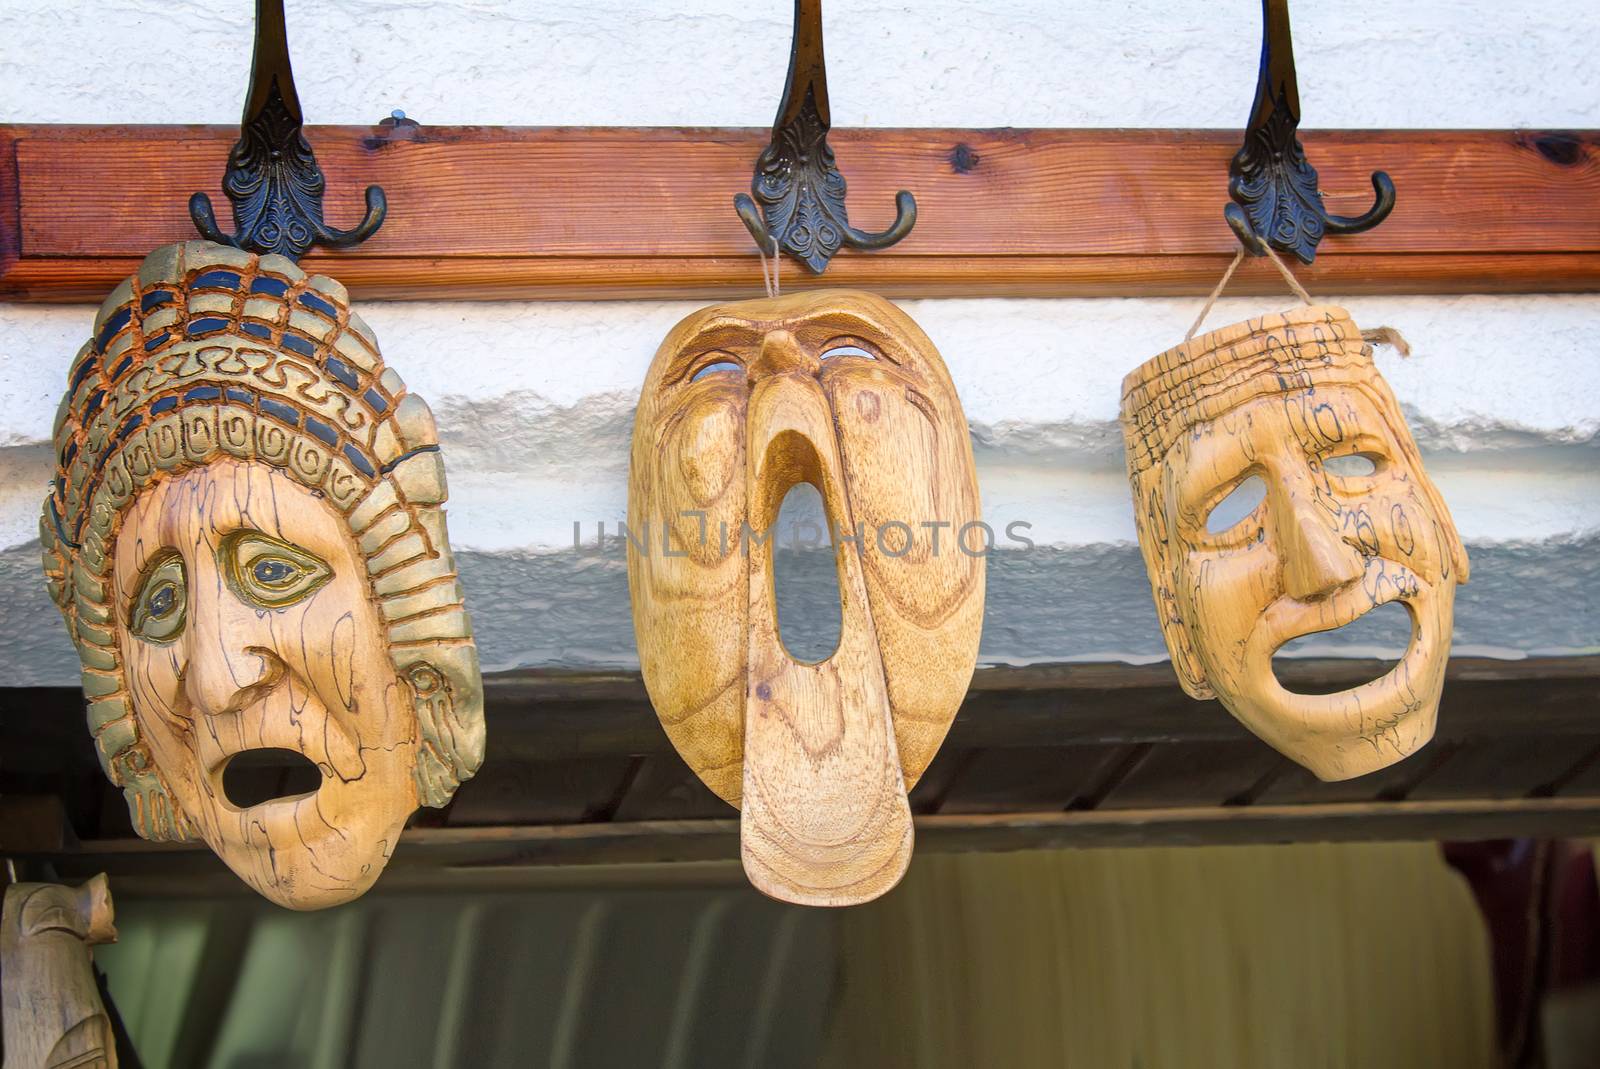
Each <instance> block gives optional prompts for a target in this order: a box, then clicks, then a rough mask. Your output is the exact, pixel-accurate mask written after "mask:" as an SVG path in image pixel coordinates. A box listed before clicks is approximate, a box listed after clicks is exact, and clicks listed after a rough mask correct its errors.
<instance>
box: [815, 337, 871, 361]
mask: <svg viewBox="0 0 1600 1069" xmlns="http://www.w3.org/2000/svg"><path fill="white" fill-rule="evenodd" d="M841 356H855V357H860V358H861V359H863V360H876V359H878V351H877V349H875V348H874V347H872V346H871V345H870V344H868V343H867V342H866V341H864V340H863V339H861V338H852V337H844V338H835V339H833V340H832V341H830V342H828V343H827V344H826V345H824V346H823V347H822V359H824V360H833V359H835V358H836V357H841Z"/></svg>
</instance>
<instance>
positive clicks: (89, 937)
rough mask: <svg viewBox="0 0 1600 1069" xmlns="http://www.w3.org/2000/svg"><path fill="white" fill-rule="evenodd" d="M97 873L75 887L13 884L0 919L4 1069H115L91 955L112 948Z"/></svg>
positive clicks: (107, 899)
mask: <svg viewBox="0 0 1600 1069" xmlns="http://www.w3.org/2000/svg"><path fill="white" fill-rule="evenodd" d="M114 919H115V918H114V917H113V915H112V907H111V892H110V890H109V888H108V887H107V885H106V878H105V876H104V875H101V876H96V877H95V878H94V879H92V880H90V881H89V882H87V883H85V884H84V885H83V886H82V887H63V886H62V885H61V884H57V883H14V884H12V885H11V886H10V887H7V888H6V890H5V911H4V915H3V918H0V1007H3V1008H4V1018H5V1069H117V1047H116V1039H115V1037H114V1035H113V1034H112V1031H111V1018H110V1017H108V1016H107V1015H106V1010H105V1005H104V1003H102V1002H101V1001H100V985H99V983H98V982H96V980H95V976H94V965H93V964H92V958H93V953H92V951H91V950H90V949H89V948H90V947H93V946H98V945H100V944H101V943H115V942H116V941H117V929H116V927H115V926H114V924H113V921H114Z"/></svg>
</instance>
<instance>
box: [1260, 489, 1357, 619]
mask: <svg viewBox="0 0 1600 1069" xmlns="http://www.w3.org/2000/svg"><path fill="white" fill-rule="evenodd" d="M1279 512H1280V515H1282V516H1283V517H1284V518H1283V520H1282V521H1281V522H1279V524H1278V529H1277V532H1276V533H1277V536H1278V544H1279V545H1280V546H1282V547H1283V553H1284V562H1283V583H1284V589H1285V590H1286V591H1287V593H1288V594H1289V596H1290V597H1292V598H1297V599H1299V600H1301V601H1309V600H1312V599H1314V598H1319V597H1324V596H1326V595H1327V594H1329V593H1331V592H1332V591H1334V590H1337V589H1338V588H1340V587H1342V586H1344V585H1345V584H1347V583H1352V582H1354V581H1355V580H1357V579H1360V578H1361V576H1362V575H1363V574H1364V573H1365V571H1366V558H1365V557H1363V556H1362V555H1361V553H1360V552H1359V551H1358V550H1357V549H1356V547H1354V546H1352V545H1351V544H1350V543H1349V542H1346V541H1345V540H1344V538H1343V537H1341V536H1340V534H1339V532H1338V531H1337V530H1335V529H1334V528H1333V527H1332V526H1330V525H1329V517H1328V516H1327V515H1326V514H1325V513H1324V512H1323V511H1322V510H1321V509H1319V508H1317V507H1316V506H1314V505H1311V504H1309V503H1303V504H1300V505H1298V506H1295V507H1291V508H1287V509H1280V510H1279Z"/></svg>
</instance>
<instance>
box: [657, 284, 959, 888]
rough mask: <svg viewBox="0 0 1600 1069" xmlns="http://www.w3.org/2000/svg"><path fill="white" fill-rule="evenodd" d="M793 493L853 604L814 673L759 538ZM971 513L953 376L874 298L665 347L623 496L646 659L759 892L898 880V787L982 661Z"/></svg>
mask: <svg viewBox="0 0 1600 1069" xmlns="http://www.w3.org/2000/svg"><path fill="white" fill-rule="evenodd" d="M801 482H806V483H810V484H811V485H812V486H814V487H816V489H817V490H818V492H819V493H820V494H821V496H822V500H823V504H824V508H825V510H826V512H827V517H828V523H829V525H830V527H831V528H832V529H833V531H834V538H833V541H834V557H835V564H836V567H837V575H838V582H839V593H840V598H841V602H842V604H841V609H842V612H841V630H840V639H839V645H838V648H837V649H836V651H835V652H834V653H833V654H832V655H831V656H830V657H829V658H828V659H827V660H824V661H822V662H820V663H816V664H809V663H803V662H800V661H796V660H795V659H794V658H792V657H791V656H789V654H788V652H787V651H786V650H785V649H784V647H783V644H782V642H781V640H780V638H779V635H778V625H777V617H776V605H775V599H774V586H773V571H772V554H773V546H772V543H771V541H770V538H764V537H763V536H771V534H772V532H773V530H774V528H775V521H776V519H777V516H778V511H779V508H780V506H781V505H782V502H783V499H784V497H785V495H786V494H787V493H788V491H789V490H790V489H791V488H793V487H794V486H795V485H797V484H799V483H801ZM978 520H979V509H978V484H977V477H976V474H975V472H974V468H973V460H972V443H971V440H970V437H969V434H968V431H967V421H966V417H965V416H964V415H963V414H962V411H961V404H960V402H959V400H958V399H957V398H956V392H955V387H954V386H953V385H952V383H951V381H950V376H949V373H948V372H947V371H946V370H945V367H944V362H943V361H942V360H941V359H940V357H939V354H938V352H937V351H936V350H935V349H934V347H933V344H932V343H931V342H930V341H929V340H928V338H927V336H926V335H924V334H923V333H922V331H921V330H920V329H918V327H917V326H916V324H915V323H913V322H912V321H911V320H910V318H909V317H907V316H906V315H905V313H903V312H901V311H900V310H899V309H898V308H896V307H895V306H894V305H892V304H890V303H889V302H887V301H885V300H883V299H882V298H879V297H876V296H873V295H871V294H866V293H854V292H843V291H832V292H816V293H808V294H801V295H796V296H790V297H781V298H775V299H768V300H757V301H747V302H743V303H738V304H730V305H723V306H720V307H713V308H706V309H702V310H701V311H699V312H696V313H695V314H694V315H691V316H690V317H689V318H687V319H685V320H684V321H683V322H681V323H679V324H678V325H677V326H676V327H674V328H673V330H672V332H671V333H670V334H668V335H667V338H666V340H665V341H664V342H663V343H662V345H661V348H660V350H659V352H658V353H657V354H656V358H655V362H654V363H653V364H652V365H651V367H650V373H649V375H648V377H647V378H646V380H645V385H644V391H643V394H642V396H641V398H640V402H639V409H638V413H637V415H636V417H635V423H634V435H633V458H632V470H631V476H630V483H629V492H628V522H629V527H630V531H631V532H632V533H633V534H634V535H635V537H636V538H637V539H638V541H634V542H630V545H629V555H628V564H629V568H628V576H629V582H630V587H631V590H632V596H633V619H634V628H635V632H636V634H637V637H638V642H639V659H640V663H641V665H642V667H643V671H644V679H645V684H646V686H647V687H648V688H649V691H650V697H651V699H652V701H653V702H654V704H655V708H656V712H657V714H658V715H659V716H660V718H661V722H662V724H663V725H664V726H665V727H666V730H667V734H668V735H670V736H671V738H672V741H673V743H674V745H676V746H677V748H678V751H679V752H680V753H681V754H682V755H683V757H684V759H685V760H686V761H687V762H688V763H689V766H690V767H691V768H693V769H694V770H695V772H696V773H697V774H698V775H699V776H700V778H701V779H702V780H704V781H705V783H706V785H707V786H709V787H710V788H711V789H712V790H713V791H715V792H716V793H717V794H718V795H720V796H721V797H722V798H724V799H726V800H727V801H728V802H729V803H731V804H733V805H736V806H740V807H741V809H742V815H741V822H740V829H741V834H740V838H741V843H742V854H743V859H744V867H745V871H746V873H747V874H748V875H749V877H750V879H751V882H753V883H754V884H755V886H756V887H758V888H759V889H760V890H762V891H763V892H765V893H766V894H768V895H770V896H772V897H774V898H779V899H783V900H785V901H790V902H801V903H808V904H815V905H848V904H851V903H855V902H864V901H867V900H869V899H872V898H875V897H877V896H878V895H880V894H882V893H884V892H885V891H887V890H888V889H889V888H891V887H893V886H894V884H895V882H896V881H898V880H899V878H900V876H901V874H902V873H904V871H905V867H906V864H907V862H908V861H909V860H910V856H911V844H912V827H911V811H910V808H909V807H908V805H907V803H906V792H907V791H908V790H909V789H910V787H911V786H912V785H913V784H914V783H915V782H916V780H917V777H918V776H920V775H921V774H922V771H923V770H924V769H925V768H926V767H927V765H928V762H929V761H930V760H931V759H932V758H933V755H934V752H935V751H936V750H937V749H938V747H939V743H940V742H941V741H942V740H943V738H944V735H945V732H946V731H947V730H948V729H949V726H950V721H951V719H952V718H953V717H954V716H955V712H956V709H957V707H959V706H960V704H961V699H962V696H963V695H964V694H965V693H966V689H967V684H968V682H969V681H970V679H971V676H972V670H973V666H974V665H975V663H976V661H977V653H978V637H979V632H980V630H981V628H982V617H983V582H984V560H983V557H982V552H983V551H984V550H985V549H986V548H987V547H986V545H985V543H984V537H983V536H982V534H981V533H979V532H977V531H976V530H973V529H968V528H967V525H969V524H975V523H976V522H977V521H978ZM939 524H943V525H944V526H942V527H939V526H932V527H930V526H929V525H939ZM641 535H642V536H644V537H642V538H641V537H639V536H641ZM940 535H942V538H939V540H938V541H937V542H936V541H935V538H936V537H939V536H940ZM962 535H965V546H966V549H963V548H962V546H961V545H958V542H959V541H960V540H961V536H962Z"/></svg>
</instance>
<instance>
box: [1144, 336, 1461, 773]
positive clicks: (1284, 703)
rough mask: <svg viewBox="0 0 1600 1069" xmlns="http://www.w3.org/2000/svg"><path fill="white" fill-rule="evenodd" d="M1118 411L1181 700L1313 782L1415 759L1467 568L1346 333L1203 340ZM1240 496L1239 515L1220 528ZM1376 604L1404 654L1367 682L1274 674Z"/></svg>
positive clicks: (1383, 388) (1153, 375) (1361, 353)
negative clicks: (1281, 661)
mask: <svg viewBox="0 0 1600 1069" xmlns="http://www.w3.org/2000/svg"><path fill="white" fill-rule="evenodd" d="M1122 393H1123V397H1122V427H1123V435H1124V440H1125V443H1126V445H1127V462H1128V478H1129V482H1130V484H1131V486H1132V488H1133V496H1134V525H1135V527H1136V528H1137V530H1138V534H1139V545H1140V548H1141V550H1142V551H1143V554H1144V559H1145V564H1146V566H1147V569H1148V572H1149V577H1150V584H1151V590H1152V592H1153V593H1154V595H1155V602H1156V611H1157V615H1158V617H1159V620H1160V624H1161V630H1162V634H1163V636H1164V637H1165V639H1166V644H1167V650H1168V652H1169V653H1170V654H1171V656H1172V663H1173V667H1174V668H1175V669H1176V670H1177V673H1178V679H1179V682H1180V683H1182V684H1183V688H1184V690H1185V691H1187V692H1188V694H1189V695H1190V696H1191V697H1194V698H1212V697H1215V698H1218V699H1220V700H1221V702H1222V704H1223V705H1224V706H1226V707H1227V709H1228V711H1229V712H1231V713H1232V714H1233V715H1234V716H1236V717H1237V718H1238V719H1239V720H1240V721H1241V722H1243V723H1244V724H1245V726H1246V727H1248V728H1249V729H1250V730H1251V731H1253V732H1255V733H1256V734H1257V735H1259V736H1260V737H1261V738H1263V739H1265V740H1266V741H1267V742H1268V743H1270V744H1271V745H1272V746H1273V747H1275V748H1276V749H1277V750H1279V751H1280V752H1282V753H1283V754H1285V755H1287V756H1288V757H1290V758H1293V759H1294V760H1295V761H1298V762H1300V763H1301V764H1303V765H1305V766H1306V767H1307V768H1309V769H1311V771H1313V772H1314V773H1316V774H1317V776H1318V777H1320V778H1321V779H1325V780H1342V779H1350V778H1353V777H1355V776H1360V775H1364V774H1366V773H1368V772H1373V771H1375V770H1377V769H1380V768H1383V767H1385V766H1387V765H1390V764H1393V763H1394V762H1396V761H1399V760H1401V759H1402V758H1405V757H1407V756H1409V755H1410V754H1411V753H1413V752H1415V751H1416V750H1417V749H1418V748H1420V747H1421V746H1423V745H1424V744H1426V743H1427V742H1428V740H1429V739H1431V738H1432V737H1433V733H1434V728H1435V725H1436V722H1437V717H1438V709H1439V695H1440V692H1441V690H1442V688H1443V685H1444V671H1445V665H1446V663H1447V662H1448V660H1449V656H1450V637H1451V621H1452V619H1453V613H1454V606H1455V591H1456V587H1457V586H1458V585H1459V584H1461V583H1465V582H1466V581H1467V577H1468V561H1467V554H1466V549H1465V548H1464V547H1463V546H1462V544H1461V539H1460V537H1459V536H1458V535H1457V533H1456V529H1455V525H1454V524H1453V522H1452V521H1451V519H1450V513H1449V510H1448V509H1447V508H1446V507H1445V503H1444V499H1443V498H1442V497H1441V496H1440V494H1439V491H1438V490H1437V488H1435V487H1434V485H1433V483H1432V482H1431V481H1430V480H1429V478H1428V475H1427V472H1426V471H1425V470H1424V469H1423V466H1422V457H1421V454H1420V453H1419V452H1418V450H1417V446H1416V442H1415V441H1413V439H1412V437H1411V432H1410V430H1409V428H1407V426H1406V422H1405V417H1404V415H1403V414H1402V413H1401V411H1400V406H1399V404H1398V403H1397V402H1396V401H1395V398H1394V395H1393V393H1391V392H1390V390H1389V387H1388V385H1387V384H1386V383H1385V382H1384V380H1383V376H1382V375H1380V374H1379V373H1378V370H1377V366H1376V365H1375V364H1374V363H1373V360H1372V349H1371V347H1370V346H1368V345H1367V344H1366V343H1365V342H1364V341H1363V339H1362V335H1361V331H1360V330H1359V329H1358V328H1357V327H1356V325H1355V323H1354V322H1353V321H1352V320H1351V319H1350V316H1349V313H1347V312H1346V311H1345V310H1344V309H1342V308H1335V307H1332V306H1322V305H1318V306H1311V307H1305V308H1296V309H1294V310H1292V311H1289V312H1285V313H1283V314H1281V315H1266V316H1262V317H1260V318H1258V319H1251V320H1247V321H1245V322H1243V323H1236V324H1233V325H1232V326H1228V327H1223V328H1221V329H1218V330H1214V331H1211V332H1210V333H1208V334H1203V335H1201V336H1200V337H1197V338H1194V339H1192V340H1189V341H1186V342H1184V343H1183V344H1182V345H1179V346H1177V347H1176V348H1173V349H1170V350H1168V351H1167V352H1165V353H1162V354H1161V355H1160V356H1157V357H1155V358H1154V359H1152V360H1150V361H1148V362H1146V363H1145V364H1143V365H1141V366H1140V367H1138V368H1136V369H1135V370H1134V371H1132V372H1129V374H1128V375H1127V377H1126V378H1125V379H1124V380H1123V386H1122ZM1252 481H1253V482H1254V483H1255V484H1256V485H1257V486H1258V487H1259V489H1260V494H1261V496H1260V498H1259V500H1258V502H1257V503H1255V504H1254V507H1253V508H1250V509H1249V511H1248V513H1247V514H1246V515H1243V516H1242V517H1241V516H1236V515H1234V514H1233V513H1232V512H1229V511H1228V508H1227V505H1226V502H1227V501H1228V500H1229V499H1230V498H1231V497H1233V495H1234V494H1235V493H1236V492H1238V491H1240V490H1241V489H1242V488H1243V487H1244V486H1245V485H1246V484H1247V483H1250V482H1252ZM1224 513H1227V515H1226V517H1225V518H1224V519H1221V520H1219V516H1222V515H1223V514H1224ZM1389 603H1397V604H1399V605H1400V606H1402V607H1404V609H1405V611H1406V614H1407V616H1408V617H1409V619H1410V622H1411V638H1410V642H1409V643H1408V646H1407V649H1406V652H1405V654H1404V655H1403V656H1402V657H1401V658H1400V660H1399V662H1398V663H1397V664H1396V665H1395V666H1394V667H1393V668H1392V669H1390V670H1389V671H1387V672H1385V673H1384V674H1382V675H1381V676H1379V677H1378V678H1375V679H1372V680H1370V681H1368V682H1365V683H1362V684H1360V685H1358V686H1354V687H1350V688H1348V689H1345V690H1340V691H1335V692H1332V693H1325V694H1307V693H1297V692H1295V691H1292V690H1290V689H1289V688H1287V687H1285V686H1284V685H1283V683H1282V682H1280V681H1279V680H1278V678H1277V677H1276V675H1275V674H1274V671H1273V661H1272V658H1273V655H1274V654H1276V653H1277V652H1278V650H1279V649H1280V648H1281V647H1283V646H1285V645H1287V644H1288V643H1290V642H1292V641H1294V640H1295V639H1297V638H1300V637H1302V636H1304V635H1309V634H1314V633H1317V632H1323V631H1333V630H1336V629H1338V628H1341V627H1345V626H1347V625H1349V624H1352V623H1354V622H1356V621H1357V620H1358V619H1360V618H1361V617H1363V616H1365V615H1366V614H1367V613H1369V612H1372V611H1373V610H1375V609H1377V608H1379V607H1380V606H1383V605H1386V604H1389Z"/></svg>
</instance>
